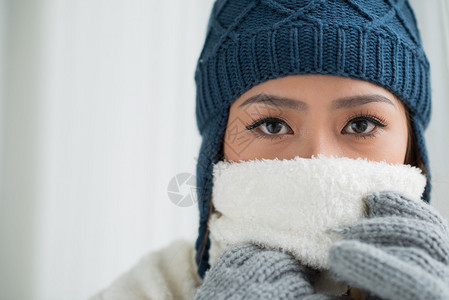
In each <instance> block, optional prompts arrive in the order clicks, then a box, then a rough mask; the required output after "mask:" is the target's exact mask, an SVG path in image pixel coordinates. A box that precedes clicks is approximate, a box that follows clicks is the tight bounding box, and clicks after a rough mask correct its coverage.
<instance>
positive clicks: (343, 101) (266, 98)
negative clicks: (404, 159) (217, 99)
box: [239, 93, 396, 111]
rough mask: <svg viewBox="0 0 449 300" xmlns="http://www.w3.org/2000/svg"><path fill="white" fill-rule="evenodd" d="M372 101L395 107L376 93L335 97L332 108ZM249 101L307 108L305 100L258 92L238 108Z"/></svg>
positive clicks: (299, 108)
mask: <svg viewBox="0 0 449 300" xmlns="http://www.w3.org/2000/svg"><path fill="white" fill-rule="evenodd" d="M372 102H383V103H387V104H390V105H392V106H394V107H395V108H396V106H395V105H394V103H393V101H391V100H390V99H388V98H387V97H385V96H382V95H378V94H371V95H360V96H350V97H344V98H340V99H336V100H333V101H332V108H333V109H343V108H351V107H355V106H360V105H365V104H368V103H372ZM251 103H261V104H268V105H270V106H275V107H283V108H288V109H292V110H299V111H302V110H307V109H308V107H309V106H308V104H307V103H306V102H304V101H301V100H294V99H290V98H285V97H279V96H275V95H270V94H265V93H260V94H257V95H254V96H251V97H249V98H248V99H246V100H245V101H244V102H243V103H242V104H240V105H239V108H242V107H243V106H246V105H248V104H251Z"/></svg>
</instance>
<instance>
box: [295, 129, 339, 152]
mask: <svg viewBox="0 0 449 300" xmlns="http://www.w3.org/2000/svg"><path fill="white" fill-rule="evenodd" d="M303 143H304V144H303V145H304V147H302V148H303V151H304V153H301V156H302V157H304V158H311V157H312V156H315V157H316V156H318V154H322V155H325V156H338V155H339V147H338V143H337V141H336V139H335V137H334V135H333V133H332V131H331V130H329V129H327V128H326V127H325V126H319V127H318V126H317V127H314V128H313V129H311V130H310V131H309V132H308V134H306V136H305V138H304V140H303Z"/></svg>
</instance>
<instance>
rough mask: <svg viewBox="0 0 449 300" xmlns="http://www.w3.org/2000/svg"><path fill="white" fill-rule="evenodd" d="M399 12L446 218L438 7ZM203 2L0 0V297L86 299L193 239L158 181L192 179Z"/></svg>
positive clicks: (447, 167)
mask: <svg viewBox="0 0 449 300" xmlns="http://www.w3.org/2000/svg"><path fill="white" fill-rule="evenodd" d="M412 5H413V6H414V7H415V13H416V15H417V18H418V23H419V27H420V29H421V35H422V38H423V41H424V47H425V50H426V51H427V54H428V56H429V59H430V61H431V66H432V87H433V116H432V121H431V124H430V127H429V128H428V131H427V133H426V137H427V142H428V149H429V153H430V158H431V169H432V175H433V188H434V190H433V191H434V192H433V196H432V201H433V205H434V206H435V207H436V208H437V209H438V210H439V211H440V212H441V213H442V214H443V215H444V216H445V217H446V218H449V156H448V155H447V153H448V150H447V149H448V146H449V121H448V118H447V116H448V115H449V98H448V97H449V90H448V86H449V72H448V70H449V55H448V53H449V38H448V37H449V22H448V20H449V19H448V16H449V3H448V2H447V1H446V0H427V1H424V0H413V1H412ZM211 7H212V0H189V1H186V0H171V1H153V0H126V1H125V0H35V1H32V0H29V1H26V0H9V1H7V0H0V71H1V73H0V92H1V93H0V96H1V98H0V114H1V117H0V155H1V160H0V170H1V172H0V189H1V198H0V299H2V300H3V299H5V300H6V299H8V300H14V299H20V300H26V299H38V300H41V299H42V300H52V299H55V300H56V299H65V300H71V299H86V298H88V297H89V296H91V295H92V294H94V293H96V292H97V291H98V290H100V289H102V288H104V287H106V286H107V285H109V284H110V283H111V282H112V281H113V280H114V279H115V278H116V277H117V276H119V275H120V274H121V273H122V272H124V271H126V270H127V269H129V268H130V267H132V266H133V265H134V264H135V263H136V262H137V261H138V259H139V258H140V257H142V256H143V255H145V254H146V253H148V252H149V251H152V250H155V249H157V248H160V247H162V246H164V245H167V244H168V243H170V242H171V241H173V240H174V239H177V238H188V239H191V240H194V239H195V237H196V233H197V223H198V222H197V218H198V213H197V208H196V206H191V207H187V208H181V207H178V206H175V205H174V204H173V203H171V202H170V200H169V199H168V196H167V185H168V182H169V181H170V179H171V178H172V177H173V176H175V175H176V174H178V173H181V172H190V173H195V165H196V156H197V154H198V150H199V146H200V137H199V134H198V131H197V128H196V121H195V113H194V112H195V87H194V80H193V74H194V68H195V64H196V60H197V58H198V55H199V53H200V50H201V47H202V44H203V42H204V37H205V31H206V24H207V19H208V17H209V12H210V9H211ZM445 22H446V23H445ZM443 24H446V28H444V27H443ZM444 29H447V30H446V31H444Z"/></svg>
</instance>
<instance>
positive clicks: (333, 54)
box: [195, 0, 431, 277]
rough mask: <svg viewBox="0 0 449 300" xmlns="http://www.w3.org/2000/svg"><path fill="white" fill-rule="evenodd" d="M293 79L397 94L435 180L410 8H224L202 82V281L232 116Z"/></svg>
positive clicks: (401, 1)
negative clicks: (345, 82)
mask: <svg viewBox="0 0 449 300" xmlns="http://www.w3.org/2000/svg"><path fill="white" fill-rule="evenodd" d="M294 74H330V75H337V76H344V77H349V78H355V79H362V80H366V81H369V82H372V83H375V84H378V85H380V86H382V87H384V88H386V89H387V90H389V91H390V92H392V93H393V94H395V95H396V96H397V97H398V98H399V99H400V100H401V101H402V102H403V103H404V104H405V105H406V106H407V108H408V109H409V111H410V116H411V123H412V124H411V125H412V130H413V133H414V136H415V139H416V141H417V146H418V152H419V155H420V157H421V159H422V161H423V163H424V165H425V166H426V168H427V171H428V174H430V172H429V165H428V159H427V151H426V147H425V142H424V136H423V132H424V129H425V128H426V127H427V125H428V123H429V120H430V113H431V102H430V72H429V63H428V60H427V58H426V55H425V53H424V50H423V48H422V45H421V39H420V35H419V31H418V28H417V24H416V20H415V16H414V14H413V11H412V9H411V7H410V4H409V2H408V1H406V0H294V1H293V0H258V1H256V0H218V1H216V2H215V3H214V6H213V9H212V12H211V15H210V19H209V23H208V27H207V33H206V41H205V44H204V47H203V50H202V52H201V54H200V57H199V59H198V64H197V69H196V72H195V82H196V87H197V98H196V119H197V125H198V129H199V131H200V133H201V135H202V138H203V140H202V145H201V148H200V153H199V156H198V162H197V187H198V189H197V191H198V205H199V210H200V226H199V236H198V239H197V242H196V250H197V256H196V261H197V264H198V274H199V275H200V276H201V277H203V275H204V272H205V271H206V270H207V269H208V268H209V267H210V265H209V263H208V259H209V255H208V250H209V247H210V240H209V237H208V228H207V221H208V219H209V216H210V209H211V206H210V205H211V203H210V198H211V197H210V196H211V183H212V180H211V179H212V164H213V163H215V162H217V161H219V160H221V159H222V158H223V153H222V151H223V149H222V148H223V139H224V133H225V129H226V123H227V119H228V114H229V107H230V105H231V104H232V102H233V101H234V100H235V99H236V98H238V97H239V96H240V95H241V94H243V93H244V92H245V91H247V90H249V89H250V88H251V87H253V86H255V85H257V84H259V83H261V82H264V81H266V80H269V79H273V78H276V77H281V76H286V75H294ZM429 180H430V177H429V176H428V183H427V187H426V192H425V194H424V200H425V201H429V199H430V183H429Z"/></svg>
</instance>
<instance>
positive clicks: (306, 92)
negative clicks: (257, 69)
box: [232, 74, 403, 109]
mask: <svg viewBox="0 0 449 300" xmlns="http://www.w3.org/2000/svg"><path fill="white" fill-rule="evenodd" d="M258 94H269V95H274V96H278V97H284V98H289V99H296V100H298V101H301V102H303V103H306V104H307V103H309V104H314V103H317V102H320V103H327V102H329V103H330V102H331V101H333V100H335V99H338V98H345V97H354V96H366V95H378V96H380V97H384V98H387V99H390V101H391V102H393V104H394V105H395V106H396V107H402V106H403V105H402V102H401V101H399V100H398V98H397V97H396V96H395V95H394V94H392V93H391V92H390V91H388V90H387V89H385V88H383V87H381V86H379V85H376V84H374V83H371V82H368V81H364V80H359V79H353V78H346V77H341V76H332V75H321V74H313V75H290V76H285V77H278V78H275V79H271V80H268V81H265V82H262V83H260V84H258V85H256V86H254V87H252V88H251V89H249V90H247V91H246V92H245V93H243V94H242V95H241V96H240V97H238V98H237V99H236V100H235V101H234V103H233V104H232V106H233V108H234V109H235V108H236V107H238V106H239V105H241V104H242V103H243V102H244V101H246V100H247V99H248V98H250V97H253V96H255V95H258Z"/></svg>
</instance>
